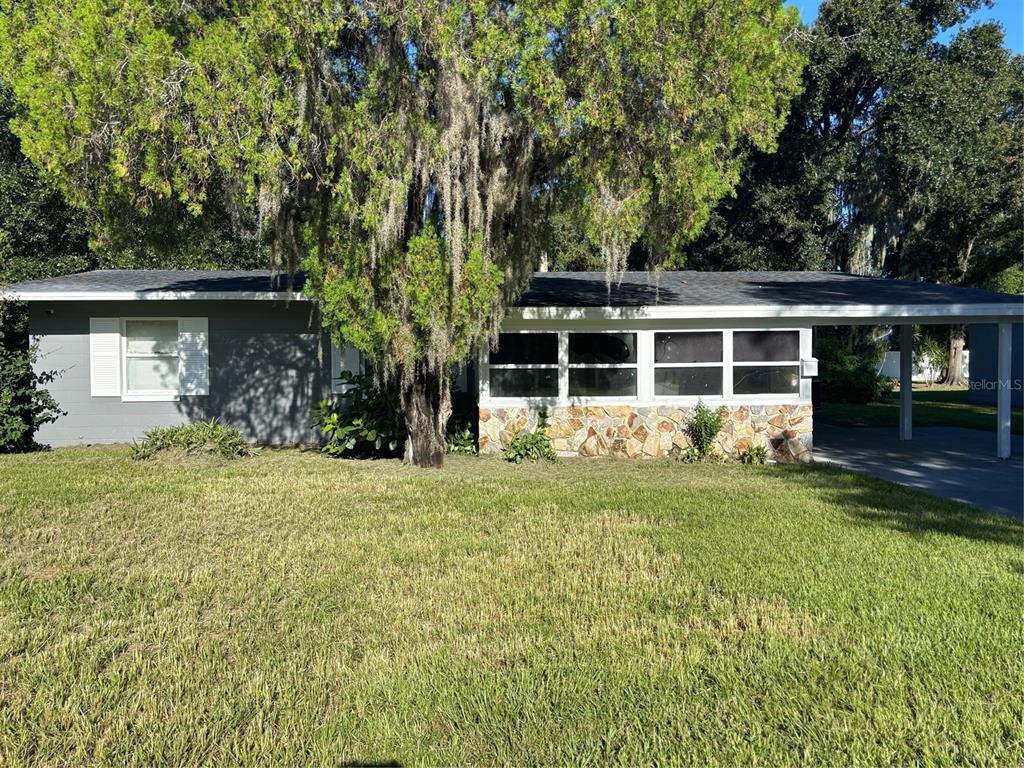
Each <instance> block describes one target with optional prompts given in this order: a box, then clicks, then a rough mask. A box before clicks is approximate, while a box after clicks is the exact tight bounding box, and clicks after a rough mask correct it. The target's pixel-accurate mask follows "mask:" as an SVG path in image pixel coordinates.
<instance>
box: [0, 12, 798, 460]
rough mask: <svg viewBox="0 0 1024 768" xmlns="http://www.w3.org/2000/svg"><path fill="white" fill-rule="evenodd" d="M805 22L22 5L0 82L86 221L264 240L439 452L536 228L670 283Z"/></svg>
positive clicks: (790, 60)
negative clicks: (237, 225) (455, 384)
mask: <svg viewBox="0 0 1024 768" xmlns="http://www.w3.org/2000/svg"><path fill="white" fill-rule="evenodd" d="M796 25H797V13H796V10H795V9H793V8H789V7H784V6H783V5H782V3H781V2H780V1H779V0H736V1H735V2H729V3H712V2H707V1H706V0H695V1H694V2H681V3H664V2H658V1H657V0H622V1H617V2H614V3H611V4H609V3H607V2H605V0H579V2H562V1H561V0H559V1H558V2H547V3H514V4H507V3H464V2H457V3H434V2H429V3H409V4H406V5H399V6H393V5H390V4H381V3H376V2H364V1H363V0H358V1H357V0H348V1H344V2H339V3H331V4H312V5H311V4H309V3H299V2H291V1H289V2H278V1H277V0H273V1H272V0H245V1H243V2H240V3H235V4H230V5H218V4H213V5H210V4H206V5H204V6H203V8H202V12H197V11H196V10H194V9H193V7H192V6H191V5H189V4H173V3H171V4H167V3H152V2H148V0H124V2H119V3H114V4H107V3H96V2H94V0H70V1H69V0H36V2H33V3H25V4H22V3H18V4H15V5H14V6H12V7H11V9H9V11H8V12H6V13H4V14H2V15H0V77H3V78H4V79H5V80H6V81H8V82H9V83H10V84H11V86H12V89H13V91H14V93H15V95H16V98H17V101H18V114H17V119H16V120H14V121H13V123H12V125H13V127H14V130H15V131H16V133H17V134H18V136H19V137H21V139H22V148H23V151H24V152H25V154H26V155H27V156H29V157H30V158H31V159H32V160H33V161H34V162H35V163H36V164H37V165H40V166H42V167H45V168H46V169H47V170H48V171H49V172H50V173H52V174H53V176H54V177H55V178H56V179H57V180H58V182H59V184H60V186H61V188H62V189H63V190H65V192H66V193H67V194H68V195H69V196H71V197H73V199H75V200H76V201H79V202H85V201H89V202H90V203H94V204H95V205H96V206H97V207H98V208H99V209H100V210H101V211H103V212H104V216H105V217H108V216H109V215H110V214H109V212H111V211H114V212H117V211H124V210H138V211H139V212H140V213H141V215H143V216H147V217H148V216H151V215H155V214H156V212H157V211H159V210H160V209H161V207H163V206H168V205H169V206H171V208H172V210H182V211H188V212H189V213H191V214H192V215H195V216H200V217H202V216H209V215H210V212H211V210H215V211H216V210H221V209H224V210H226V211H228V212H231V215H238V216H239V217H240V220H242V221H256V222H258V223H259V224H261V225H262V226H263V227H264V228H265V230H266V231H267V232H268V233H269V234H270V235H271V256H272V258H274V259H275V261H276V263H279V264H286V265H287V266H289V267H294V266H296V265H298V264H300V263H304V264H305V266H306V268H307V271H308V273H309V281H308V283H307V285H308V288H307V290H309V291H310V293H311V294H312V295H313V296H314V297H315V298H316V299H317V300H318V302H319V303H320V305H321V308H322V310H323V312H322V315H323V318H324V322H325V325H326V326H327V328H328V329H329V331H330V333H331V336H332V338H333V339H334V340H335V341H337V342H340V341H343V340H345V341H349V342H351V343H352V344H354V345H355V346H356V347H358V348H359V349H360V350H361V351H363V352H364V353H365V354H366V355H367V356H368V358H369V359H370V360H372V361H373V363H374V364H375V365H376V366H377V368H378V369H379V370H380V372H381V374H382V375H383V376H384V377H386V378H389V379H395V380H397V381H399V382H400V388H399V394H400V397H401V398H402V401H403V406H404V407H405V409H406V412H407V413H411V414H414V416H415V422H416V425H417V426H416V427H415V428H416V429H420V428H421V426H420V425H428V424H429V425H430V429H432V430H433V431H435V432H436V433H437V436H439V437H440V438H443V430H444V419H443V415H444V414H445V413H447V411H448V408H449V405H450V402H449V400H448V394H447V393H448V386H447V385H448V384H449V382H450V372H451V369H452V365H453V363H457V362H460V361H461V360H463V359H465V358H466V357H467V356H468V355H469V354H470V353H471V350H473V349H475V348H476V349H479V348H484V347H485V346H486V345H487V344H488V343H489V341H490V340H491V339H492V338H493V334H494V333H496V331H497V328H498V326H499V324H500V320H501V317H502V311H503V308H504V306H505V304H506V303H507V301H508V300H509V299H510V298H512V297H514V295H515V294H516V293H517V292H518V291H519V290H521V289H522V287H523V284H524V281H525V278H526V276H527V275H528V273H529V272H530V269H531V268H532V266H533V263H534V260H535V259H536V258H537V254H538V253H540V252H541V251H540V250H538V248H537V245H538V243H541V242H543V241H550V240H551V236H552V231H553V230H554V229H557V228H552V227H548V226H547V221H546V217H547V216H548V215H549V214H551V213H552V212H555V211H561V212H563V213H564V212H566V211H572V214H571V220H570V221H568V222H567V223H566V226H568V227H571V228H572V229H573V230H574V231H579V232H581V233H582V235H583V236H584V237H585V238H586V239H587V246H588V250H590V252H591V253H593V252H596V253H598V254H600V257H601V259H602V262H603V263H604V264H605V265H606V267H608V268H610V269H613V270H616V269H619V268H621V267H622V266H623V265H624V264H625V263H626V257H627V256H628V253H629V252H630V250H631V248H632V246H633V244H634V243H635V242H636V241H637V240H642V241H643V242H644V243H645V245H646V248H647V252H648V255H649V259H648V260H649V261H650V262H652V263H658V262H665V261H666V260H667V259H668V258H669V257H670V256H671V255H672V254H673V253H676V252H677V251H678V250H679V249H680V248H681V247H682V246H683V245H685V244H686V243H688V242H690V241H691V240H692V239H693V238H694V237H695V236H696V234H697V233H698V232H699V231H700V229H701V227H702V226H703V225H704V222H705V221H706V220H707V218H708V215H709V213H710V211H711V208H712V207H713V206H714V204H715V203H716V201H717V200H718V199H719V198H720V197H721V196H722V195H723V194H725V193H727V192H728V191H729V190H730V189H732V187H733V186H734V185H735V183H736V181H737V179H738V177H739V169H740V160H741V158H742V156H743V155H744V153H745V152H746V151H747V148H748V147H756V148H759V149H761V150H766V151H769V150H771V149H772V148H773V147H774V144H775V139H776V136H777V134H778V132H779V131H780V130H781V128H782V126H783V124H784V122H785V116H786V112H787V108H788V105H789V101H790V99H791V97H792V96H793V95H794V94H795V93H796V92H797V90H798V89H799V75H800V69H801V66H802V64H803V57H802V56H801V54H800V53H799V52H798V51H797V50H796V49H795V47H794V45H793V44H792V42H791V35H792V33H793V31H794V29H795V28H796ZM68 105H74V108H73V109H69V108H68ZM112 126H116V129H112ZM222 198H227V200H226V201H225V200H222ZM175 206H176V208H175ZM146 226H148V225H146ZM414 381H415V382H417V385H416V386H414V385H413V382H414ZM414 399H415V400H417V402H413V400H414ZM424 428H425V427H424ZM410 442H411V444H412V446H413V449H414V452H415V450H416V446H417V445H419V444H420V441H418V440H412V441H410ZM423 444H424V445H429V444H430V441H426V442H424V443H423ZM412 458H413V460H414V461H415V460H417V459H416V456H415V455H414V456H413V457H412Z"/></svg>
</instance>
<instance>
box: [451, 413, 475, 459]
mask: <svg viewBox="0 0 1024 768" xmlns="http://www.w3.org/2000/svg"><path fill="white" fill-rule="evenodd" d="M476 452H477V445H476V430H475V429H474V428H473V425H472V424H469V423H466V422H464V421H460V422H456V421H454V420H451V421H449V422H448V453H461V454H465V455H475V454H476Z"/></svg>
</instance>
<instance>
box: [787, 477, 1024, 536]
mask: <svg viewBox="0 0 1024 768" xmlns="http://www.w3.org/2000/svg"><path fill="white" fill-rule="evenodd" d="M784 471H786V472H789V473H792V477H793V480H794V482H799V483H801V484H803V485H806V486H808V487H810V488H814V489H815V490H816V491H817V492H818V494H819V496H820V497H821V498H822V500H824V501H826V502H829V503H832V504H835V505H836V506H838V507H840V508H841V509H842V510H844V511H845V512H846V513H847V514H848V515H850V516H851V517H852V518H854V519H855V521H857V522H859V523H861V524H863V525H874V526H882V527H885V528H889V529H890V530H894V531H898V532H900V533H906V534H910V535H923V534H932V533H938V534H943V535H946V536H959V537H961V538H965V539H973V540H975V541H988V542H994V543H997V544H1015V545H1017V546H1022V545H1024V526H1022V525H1021V523H1020V522H1019V521H1017V520H1014V519H1012V518H1009V517H1006V516H1003V515H998V514H996V513H994V512H985V511H982V510H979V509H975V508H974V507H971V506H970V505H968V504H963V503H960V502H957V501H949V500H947V499H941V498H939V497H937V496H932V495H930V494H928V493H925V492H924V491H918V490H914V489H911V488H906V487H904V486H902V485H898V484H897V483H891V482H889V481H888V480H880V479H878V478H874V477H869V476H867V475H862V474H859V473H856V472H851V471H849V470H845V469H841V468H839V467H832V466H827V465H822V464H817V465H804V466H792V467H785V468H784Z"/></svg>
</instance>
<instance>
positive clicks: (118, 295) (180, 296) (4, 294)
mask: <svg viewBox="0 0 1024 768" xmlns="http://www.w3.org/2000/svg"><path fill="white" fill-rule="evenodd" d="M0 298H3V299H7V300H9V301H27V302H42V301H308V300H309V299H308V297H307V296H306V295H305V294H303V293H302V292H301V291H18V290H17V289H8V290H4V291H0Z"/></svg>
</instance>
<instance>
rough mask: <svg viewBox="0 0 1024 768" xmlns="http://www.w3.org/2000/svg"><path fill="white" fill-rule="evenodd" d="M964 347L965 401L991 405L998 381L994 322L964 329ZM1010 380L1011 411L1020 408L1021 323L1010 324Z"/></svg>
mask: <svg viewBox="0 0 1024 768" xmlns="http://www.w3.org/2000/svg"><path fill="white" fill-rule="evenodd" d="M967 344H968V346H969V348H970V350H971V359H970V366H971V367H970V371H971V373H970V382H971V383H970V389H969V390H968V392H967V399H968V400H970V401H971V402H972V403H989V404H992V405H995V402H996V388H997V386H998V382H999V373H998V368H997V365H998V359H999V350H998V345H999V326H997V325H996V324H995V323H984V324H978V325H971V326H968V328H967ZM1010 377H1011V379H1012V385H1011V387H1012V388H1011V390H1010V403H1011V405H1012V406H1013V407H1014V408H1024V324H1021V323H1014V325H1013V342H1012V352H1011V356H1010Z"/></svg>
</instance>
